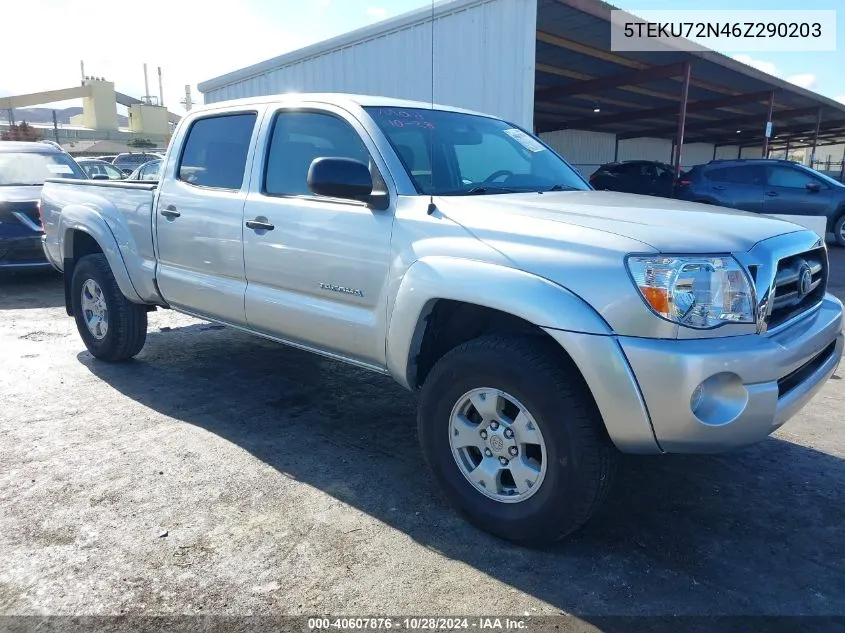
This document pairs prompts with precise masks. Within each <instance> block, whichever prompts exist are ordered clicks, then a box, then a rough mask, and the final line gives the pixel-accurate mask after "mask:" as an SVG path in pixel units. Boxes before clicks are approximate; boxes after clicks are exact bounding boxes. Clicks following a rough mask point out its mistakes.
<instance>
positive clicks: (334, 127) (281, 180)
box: [264, 112, 375, 196]
mask: <svg viewBox="0 0 845 633" xmlns="http://www.w3.org/2000/svg"><path fill="white" fill-rule="evenodd" d="M329 157H330V158H351V159H353V160H357V161H360V162H362V163H364V164H365V165H366V164H369V165H370V171H371V172H373V171H374V170H375V168H374V165H373V164H372V161H370V154H369V152H368V151H367V147H366V146H365V145H364V141H362V140H361V137H360V136H358V133H357V132H356V131H355V130H354V129H352V127H351V126H350V125H349V124H348V123H347V122H346V121H344V120H343V119H341V118H339V117H336V116H334V115H331V114H323V113H319V112H279V113H278V114H277V115H276V120H275V121H274V122H273V132H272V136H271V138H270V148H269V149H268V150H267V168H266V169H265V173H264V193H265V194H267V195H270V196H312V195H314V194H313V193H312V192H311V190H310V189H309V188H308V169H309V168H310V167H311V163H312V162H314V160H316V159H317V158H329Z"/></svg>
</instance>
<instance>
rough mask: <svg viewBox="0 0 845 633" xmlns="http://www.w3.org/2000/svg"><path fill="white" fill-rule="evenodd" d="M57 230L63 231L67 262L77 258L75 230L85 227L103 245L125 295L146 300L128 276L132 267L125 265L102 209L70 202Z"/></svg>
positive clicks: (65, 259)
mask: <svg viewBox="0 0 845 633" xmlns="http://www.w3.org/2000/svg"><path fill="white" fill-rule="evenodd" d="M58 230H59V235H61V257H62V260H63V261H64V262H68V261H73V260H74V259H75V255H74V253H73V239H72V232H73V231H82V232H83V233H87V234H88V235H90V236H91V237H92V238H94V240H96V242H97V244H99V245H100V248H101V249H102V251H103V254H104V255H105V256H106V260H107V261H108V263H109V267H110V268H111V271H112V274H113V275H114V278H115V280H116V281H117V285H118V287H119V288H120V291H121V292H122V293H123V295H124V296H125V297H126V298H127V299H129V300H130V301H134V302H136V303H143V302H144V301H143V299H141V296H140V295H139V294H138V291H137V290H136V289H135V286H134V285H133V284H132V279H131V278H130V277H129V271H128V270H127V268H126V262H125V261H124V260H123V255H122V254H121V252H120V247H119V246H118V243H117V239H116V238H115V236H114V233H112V231H111V229H110V228H109V225H108V224H107V223H106V221H105V219H104V218H103V217H102V216H101V215H100V214H99V213H97V212H96V211H95V210H94V209H91V208H90V207H87V206H84V205H68V206H66V207H63V208H62V214H61V216H60V219H59V229H58ZM69 272H71V271H68V270H67V267H65V275H67V274H68V273H69Z"/></svg>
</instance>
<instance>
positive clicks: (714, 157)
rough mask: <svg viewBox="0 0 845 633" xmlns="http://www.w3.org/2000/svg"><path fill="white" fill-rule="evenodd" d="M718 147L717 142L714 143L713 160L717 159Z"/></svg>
mask: <svg viewBox="0 0 845 633" xmlns="http://www.w3.org/2000/svg"><path fill="white" fill-rule="evenodd" d="M718 147H719V146H718V145H716V144H715V143H713V160H716V149H717V148H718Z"/></svg>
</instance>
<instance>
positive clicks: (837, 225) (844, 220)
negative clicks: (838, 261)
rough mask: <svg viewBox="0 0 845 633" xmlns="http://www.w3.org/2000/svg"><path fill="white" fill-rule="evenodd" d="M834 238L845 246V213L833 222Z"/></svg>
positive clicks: (840, 244)
mask: <svg viewBox="0 0 845 633" xmlns="http://www.w3.org/2000/svg"><path fill="white" fill-rule="evenodd" d="M833 238H834V239H835V240H836V243H837V244H839V246H843V247H845V213H843V214H842V215H840V216H839V217H838V218H837V219H836V222H834V223H833Z"/></svg>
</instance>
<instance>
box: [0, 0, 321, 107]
mask: <svg viewBox="0 0 845 633" xmlns="http://www.w3.org/2000/svg"><path fill="white" fill-rule="evenodd" d="M321 1H322V0H321ZM27 11H31V14H32V15H49V16H50V19H49V20H41V21H39V25H38V38H37V39H38V41H39V42H59V43H63V44H62V45H61V46H60V47H59V48H57V47H56V46H43V45H33V35H32V32H31V31H28V30H27V29H12V28H8V29H4V32H3V37H2V39H0V58H2V59H15V58H16V55H18V53H17V52H16V51H26V65H25V68H24V67H23V66H20V65H14V64H12V65H11V66H10V69H11V70H9V69H7V70H8V72H4V73H2V77H0V96H7V95H16V94H26V93H31V92H40V91H43V90H54V89H58V88H69V87H72V86H77V85H79V81H80V69H79V61H80V60H84V61H85V74H87V75H93V76H97V77H105V78H106V79H108V80H109V81H113V82H114V83H115V89H116V90H117V91H118V92H122V93H124V94H128V95H131V96H133V97H141V96H142V95H143V94H144V73H143V64H144V63H145V62H146V63H147V65H148V72H149V86H150V92H152V93H153V94H154V95H158V92H159V91H158V75H157V71H156V68H157V67H158V66H161V69H162V78H163V84H164V102H165V104H166V105H167V107H168V109H169V110H171V111H174V112H179V113H181V112H183V108H182V106H181V105H180V104H179V103H178V102H179V100H180V99H182V98H184V95H185V85H186V84H187V85H190V86H191V89H192V96H193V100H194V102H195V103H202V95H201V94H200V93H199V91H198V90H197V89H196V84H197V83H198V82H200V81H204V80H206V79H211V78H212V77H216V76H218V75H221V74H224V73H226V72H229V71H232V70H235V69H237V68H241V67H243V66H247V65H249V64H254V63H256V62H259V61H262V60H264V59H267V58H270V57H275V56H277V55H281V54H282V53H285V52H286V51H290V50H294V49H296V48H300V47H302V46H305V45H307V44H309V43H311V42H312V41H314V38H320V36H322V35H323V34H322V33H317V32H313V33H311V32H307V31H303V30H302V29H295V28H293V27H292V26H291V27H290V28H285V27H284V26H282V27H281V28H280V25H279V24H278V23H272V22H270V21H269V20H267V18H266V16H262V15H259V14H258V13H256V12H255V11H253V10H251V9H250V7H249V5H247V4H246V3H244V4H242V5H239V6H238V10H237V11H210V10H207V8H206V7H205V4H204V3H203V4H200V2H198V1H195V0H183V1H180V2H173V1H172V0H145V2H144V10H143V11H139V12H136V13H135V14H133V16H132V20H130V21H115V19H114V16H113V15H112V14H111V13H110V12H109V11H91V12H87V13H85V15H84V16H82V14H80V12H79V8H78V6H77V5H76V4H75V3H57V2H53V1H52V0H29V1H28V2H27ZM162 16H166V19H162ZM185 25H190V27H186V26H185ZM69 33H73V35H69ZM103 34H106V35H108V36H109V37H111V38H113V39H118V40H119V39H121V38H124V39H125V38H129V39H132V38H139V37H140V38H141V39H140V40H139V41H143V45H142V46H122V47H119V48H120V54H119V55H115V54H114V52H113V50H112V48H111V47H108V46H104V45H103V41H104V40H103ZM69 51H72V53H71V54H68V52H69ZM80 103H81V102H80Z"/></svg>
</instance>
